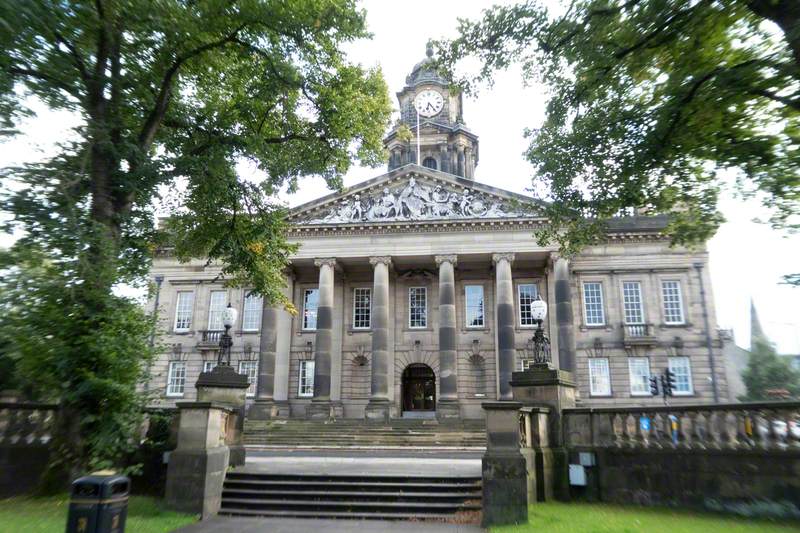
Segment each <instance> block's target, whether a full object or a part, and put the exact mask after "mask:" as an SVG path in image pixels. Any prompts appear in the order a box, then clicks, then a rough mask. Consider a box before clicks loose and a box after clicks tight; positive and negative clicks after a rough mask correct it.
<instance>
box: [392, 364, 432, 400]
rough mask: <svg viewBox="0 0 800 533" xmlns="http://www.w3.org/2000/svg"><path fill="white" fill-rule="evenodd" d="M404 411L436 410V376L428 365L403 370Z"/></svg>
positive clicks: (413, 366) (415, 365)
mask: <svg viewBox="0 0 800 533" xmlns="http://www.w3.org/2000/svg"><path fill="white" fill-rule="evenodd" d="M401 392H402V395H403V411H435V410H436V376H435V375H434V373H433V370H432V369H431V367H429V366H428V365H423V364H421V363H414V364H411V365H408V366H407V367H406V369H405V370H403V382H402V389H401Z"/></svg>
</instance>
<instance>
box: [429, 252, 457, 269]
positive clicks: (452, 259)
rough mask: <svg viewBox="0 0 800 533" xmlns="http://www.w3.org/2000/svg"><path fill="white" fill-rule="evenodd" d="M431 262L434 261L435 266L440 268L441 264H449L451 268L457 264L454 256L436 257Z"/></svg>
mask: <svg viewBox="0 0 800 533" xmlns="http://www.w3.org/2000/svg"><path fill="white" fill-rule="evenodd" d="M433 260H434V261H436V266H441V264H442V263H450V264H451V265H453V266H456V265H457V264H458V256H457V255H456V254H444V255H437V256H436V257H434V258H433Z"/></svg>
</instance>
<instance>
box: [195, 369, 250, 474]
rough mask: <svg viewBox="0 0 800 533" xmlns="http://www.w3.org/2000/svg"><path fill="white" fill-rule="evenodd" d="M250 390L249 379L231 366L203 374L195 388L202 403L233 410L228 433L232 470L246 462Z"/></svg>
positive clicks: (226, 442) (226, 435)
mask: <svg viewBox="0 0 800 533" xmlns="http://www.w3.org/2000/svg"><path fill="white" fill-rule="evenodd" d="M249 386H250V384H249V383H248V382H247V376H245V375H244V374H239V373H238V372H236V370H234V369H233V368H232V367H230V366H228V365H217V366H215V367H214V369H213V370H212V371H211V372H203V373H201V374H200V377H199V378H198V379H197V383H196V384H195V387H196V388H197V401H198V402H214V403H217V404H220V405H224V406H226V407H228V408H229V409H230V410H231V421H230V422H229V424H228V429H227V431H226V433H225V444H227V445H228V448H230V465H231V466H241V465H243V464H244V462H245V455H246V452H245V448H244V415H245V396H246V394H247V388H248V387H249Z"/></svg>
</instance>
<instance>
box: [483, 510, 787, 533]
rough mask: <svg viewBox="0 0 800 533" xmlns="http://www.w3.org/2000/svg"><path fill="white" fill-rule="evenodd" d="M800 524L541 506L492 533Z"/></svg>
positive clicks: (654, 531)
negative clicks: (523, 519) (525, 521)
mask: <svg viewBox="0 0 800 533" xmlns="http://www.w3.org/2000/svg"><path fill="white" fill-rule="evenodd" d="M798 531H800V522H797V523H793V522H775V521H770V520H751V519H746V518H741V517H737V516H728V515H717V514H712V513H698V512H692V511H685V510H679V509H667V508H645V507H622V506H615V505H603V504H582V503H575V504H569V503H542V504H537V505H532V506H530V507H529V509H528V524H527V525H519V526H503V527H493V528H492V529H491V532H492V533H532V532H537V533H538V532H542V533H544V532H547V533H639V532H644V533H789V532H792V533H797V532H798Z"/></svg>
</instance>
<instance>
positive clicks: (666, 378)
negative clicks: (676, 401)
mask: <svg viewBox="0 0 800 533" xmlns="http://www.w3.org/2000/svg"><path fill="white" fill-rule="evenodd" d="M674 389H675V374H673V373H672V371H670V370H669V369H667V370H665V371H664V373H663V374H661V391H662V392H663V393H664V397H665V398H666V397H667V396H672V391H673V390H674Z"/></svg>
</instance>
